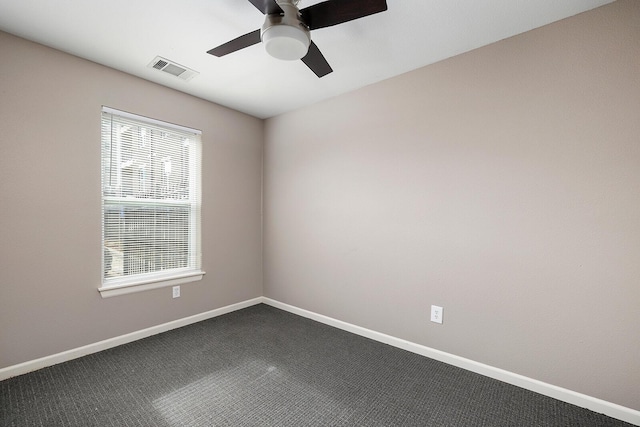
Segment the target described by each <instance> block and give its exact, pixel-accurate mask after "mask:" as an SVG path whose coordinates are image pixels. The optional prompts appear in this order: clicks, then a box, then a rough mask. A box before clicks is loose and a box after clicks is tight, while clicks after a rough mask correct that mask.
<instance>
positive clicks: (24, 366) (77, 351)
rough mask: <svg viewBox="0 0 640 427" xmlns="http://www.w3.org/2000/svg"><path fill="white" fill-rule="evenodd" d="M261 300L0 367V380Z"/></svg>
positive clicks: (208, 317) (259, 300)
mask: <svg viewBox="0 0 640 427" xmlns="http://www.w3.org/2000/svg"><path fill="white" fill-rule="evenodd" d="M261 302H264V301H263V298H262V297H258V298H254V299H250V300H247V301H242V302H239V303H237V304H231V305H228V306H225V307H221V308H217V309H215V310H210V311H207V312H204V313H200V314H195V315H193V316H189V317H184V318H182V319H178V320H174V321H171V322H167V323H163V324H161V325H157V326H152V327H150V328H146V329H142V330H140V331H136V332H131V333H129V334H125V335H120V336H118V337H114V338H109V339H106V340H104V341H98V342H96V343H93V344H89V345H85V346H82V347H78V348H74V349H71V350H67V351H63V352H62V353H57V354H53V355H51V356H46V357H41V358H40V359H35V360H30V361H28V362H24V363H20V364H17V365H13V366H8V367H6V368H2V369H0V381H2V380H6V379H7V378H11V377H15V376H18V375H22V374H26V373H28V372H32V371H35V370H38V369H42V368H46V367H47V366H53V365H57V364H58V363H62V362H67V361H69V360H73V359H77V358H78V357H82V356H86V355H87V354H92V353H97V352H99V351H102V350H107V349H109V348H113V347H117V346H119V345H122V344H127V343H130V342H132V341H137V340H139V339H142V338H146V337H150V336H152V335H156V334H160V333H162V332H167V331H170V330H171V329H176V328H181V327H183V326H187V325H190V324H192V323H197V322H201V321H203V320H207V319H211V318H213V317H217V316H221V315H223V314H227V313H231V312H232V311H236V310H241V309H243V308H247V307H250V306H252V305H256V304H260V303H261Z"/></svg>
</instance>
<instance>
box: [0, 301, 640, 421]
mask: <svg viewBox="0 0 640 427" xmlns="http://www.w3.org/2000/svg"><path fill="white" fill-rule="evenodd" d="M260 303H264V304H267V305H270V306H272V307H275V308H279V309H281V310H284V311H288V312H290V313H293V314H297V315H299V316H302V317H306V318H309V319H312V320H315V321H318V322H320V323H324V324H326V325H329V326H333V327H335V328H338V329H342V330H345V331H348V332H351V333H354V334H356V335H360V336H363V337H366V338H370V339H372V340H375V341H379V342H382V343H385V344H389V345H391V346H394V347H397V348H401V349H403V350H407V351H410V352H412V353H416V354H420V355H422V356H425V357H429V358H431V359H435V360H438V361H441V362H444V363H447V364H449V365H453V366H457V367H459V368H462V369H466V370H468V371H471V372H475V373H478V374H481V375H484V376H486V377H489V378H494V379H497V380H500V381H503V382H505V383H508V384H513V385H515V386H518V387H522V388H524V389H527V390H531V391H533V392H536V393H539V394H542V395H545V396H549V397H552V398H554V399H558V400H561V401H563V402H567V403H571V404H573V405H576V406H580V407H582V408H587V409H590V410H592V411H594V412H598V413H601V414H605V415H607V416H610V417H613V418H617V419H619V420H622V421H626V422H628V423H631V424H634V425H637V426H640V411H636V410H634V409H630V408H626V407H624V406H620V405H617V404H615V403H611V402H607V401H605V400H602V399H597V398H595V397H591V396H587V395H585V394H582V393H577V392H575V391H572V390H568V389H565V388H562V387H557V386H554V385H552V384H547V383H544V382H542V381H538V380H535V379H532V378H528V377H525V376H523V375H519V374H515V373H513V372H509V371H505V370H503V369H499V368H495V367H493V366H489V365H485V364H483V363H479V362H475V361H473V360H470V359H466V358H464V357H459V356H456V355H453V354H450V353H446V352H444V351H440V350H436V349H433V348H430V347H426V346H423V345H420V344H416V343H413V342H410V341H406V340H403V339H400V338H396V337H392V336H390V335H386V334H383V333H380V332H376V331H372V330H370V329H366V328H363V327H360V326H356V325H353V324H350V323H347V322H343V321H341V320H337V319H333V318H331V317H328V316H324V315H322V314H318V313H314V312H312V311H308V310H304V309H301V308H298V307H294V306H292V305H289V304H285V303H282V302H279V301H276V300H273V299H270V298H265V297H258V298H254V299H250V300H247V301H242V302H239V303H237V304H231V305H228V306H225V307H221V308H218V309H215V310H211V311H207V312H204V313H200V314H196V315H193V316H189V317H185V318H182V319H178V320H174V321H172V322H168V323H163V324H161V325H157V326H152V327H150V328H147V329H142V330H140V331H136V332H131V333H129V334H125V335H121V336H118V337H114V338H110V339H107V340H104V341H99V342H97V343H93V344H89V345H86V346H83V347H78V348H75V349H71V350H67V351H63V352H62V353H57V354H54V355H51V356H46V357H42V358H40V359H35V360H31V361H28V362H24V363H20V364H18V365H13V366H8V367H6V368H2V369H0V381H2V380H5V379H7V378H11V377H15V376H18V375H22V374H26V373H28V372H31V371H35V370H38V369H41V368H45V367H47V366H52V365H56V364H58V363H62V362H66V361H69V360H73V359H77V358H78V357H82V356H86V355H88V354H92V353H97V352H99V351H102V350H106V349H109V348H113V347H117V346H119V345H122V344H127V343H130V342H132V341H136V340H139V339H142V338H146V337H150V336H152V335H156V334H159V333H162V332H166V331H169V330H171V329H176V328H181V327H183V326H187V325H190V324H192V323H197V322H200V321H203V320H207V319H211V318H213V317H217V316H221V315H223V314H227V313H231V312H233V311H236V310H241V309H243V308H247V307H250V306H252V305H256V304H260Z"/></svg>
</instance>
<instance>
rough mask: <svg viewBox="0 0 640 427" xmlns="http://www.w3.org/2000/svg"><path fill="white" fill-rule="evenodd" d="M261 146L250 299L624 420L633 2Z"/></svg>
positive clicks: (631, 358) (631, 339) (634, 76)
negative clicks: (260, 252) (607, 410)
mask: <svg viewBox="0 0 640 427" xmlns="http://www.w3.org/2000/svg"><path fill="white" fill-rule="evenodd" d="M329 78H330V77H329ZM265 132H266V139H265V161H264V170H265V176H264V200H265V202H264V205H265V206H264V210H265V219H264V257H265V259H264V286H265V295H266V296H267V297H270V298H273V299H276V300H279V301H282V302H285V303H288V304H292V305H294V306H297V307H300V308H304V309H308V310H311V311H314V312H317V313H321V314H324V315H327V316H330V317H333V318H337V319H340V320H344V321H347V322H350V323H353V324H356V325H360V326H363V327H366V328H370V329H373V330H376V331H380V332H383V333H387V334H390V335H393V336H396V337H400V338H404V339H407V340H410V341H413V342H416V343H421V344H424V345H427V346H430V347H433V348H436V349H439V350H443V351H445V352H449V353H453V354H455V355H459V356H463V357H466V358H469V359H472V360H475V361H478V362H482V363H486V364H489V365H492V366H495V367H499V368H503V369H506V370H508V371H512V372H515V373H518V374H522V375H525V376H528V377H532V378H535V379H538V380H541V381H544V382H547V383H551V384H555V385H558V386H561V387H565V388H568V389H570V390H574V391H578V392H581V393H585V394H587V395H591V396H594V397H598V398H601V399H605V400H607V401H610V402H614V403H618V404H621V405H624V406H627V407H630V408H634V409H638V410H640V393H638V384H640V357H639V355H640V335H639V329H638V328H639V325H640V280H639V279H640V259H639V255H640V140H639V138H640V2H638V1H634V0H620V1H618V2H616V3H613V4H611V5H608V6H605V7H603V8H600V9H596V10H594V11H591V12H588V13H585V14H582V15H578V16H576V17H573V18H570V19H568V20H564V21H561V22H558V23H555V24H553V25H550V26H547V27H544V28H541V29H538V30H535V31H531V32H529V33H526V34H523V35H520V36H517V37H513V38H510V39H507V40H504V41H502V42H499V43H496V44H493V45H491V46H488V47H485V48H481V49H478V50H476V51H473V52H470V53H467V54H464V55H461V56H458V57H455V58H452V59H450V60H446V61H443V62H441V63H438V64H435V65H433V66H428V67H426V68H423V69H420V70H417V71H414V72H411V73H408V74H406V75H402V76H400V77H397V78H394V79H391V80H388V81H385V82H382V83H380V84H376V85H373V86H370V87H367V88H364V89H362V90H359V91H356V92H353V93H351V94H348V95H345V96H341V97H338V98H335V99H333V100H329V101H327V102H323V103H320V104H316V105H314V106H311V107H308V108H304V109H301V110H297V111H294V112H292V113H288V114H285V115H282V116H279V117H275V118H272V119H269V120H267V121H266V126H265ZM431 304H436V305H442V306H443V307H444V324H443V325H437V324H435V323H430V322H429V308H430V305H431Z"/></svg>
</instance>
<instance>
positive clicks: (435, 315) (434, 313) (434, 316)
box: [431, 305, 443, 323]
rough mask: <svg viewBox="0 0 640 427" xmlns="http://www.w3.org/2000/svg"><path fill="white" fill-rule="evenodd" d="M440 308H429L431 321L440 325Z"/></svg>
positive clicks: (434, 306)
mask: <svg viewBox="0 0 640 427" xmlns="http://www.w3.org/2000/svg"><path fill="white" fill-rule="evenodd" d="M442 310H443V309H442V307H440V306H437V305H432V306H431V321H432V322H435V323H442Z"/></svg>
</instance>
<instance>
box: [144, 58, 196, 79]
mask: <svg viewBox="0 0 640 427" xmlns="http://www.w3.org/2000/svg"><path fill="white" fill-rule="evenodd" d="M148 66H149V67H150V68H155V69H156V70H160V71H162V72H163V73H167V74H171V75H172V76H176V77H179V78H181V79H182V80H185V81H189V80H191V79H192V78H194V77H195V76H197V75H198V74H200V73H198V72H197V71H195V70H192V69H190V68H187V67H185V66H182V65H180V64H177V63H175V62H173V61H170V60H168V59H166V58H163V57H161V56H156V57H155V58H154V60H153V61H151V62H150V63H149V65H148Z"/></svg>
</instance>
